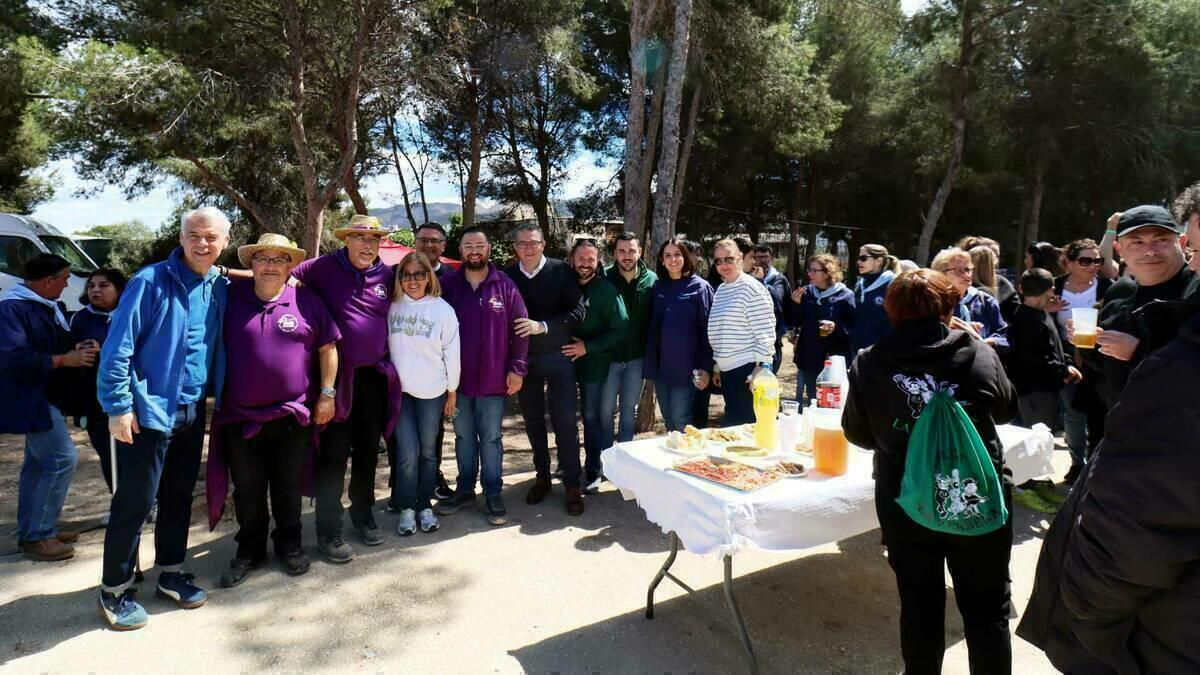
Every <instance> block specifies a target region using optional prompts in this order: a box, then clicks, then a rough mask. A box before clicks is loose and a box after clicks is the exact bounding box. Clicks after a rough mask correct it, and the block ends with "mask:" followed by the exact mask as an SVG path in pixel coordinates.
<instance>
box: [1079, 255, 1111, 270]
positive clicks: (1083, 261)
mask: <svg viewBox="0 0 1200 675" xmlns="http://www.w3.org/2000/svg"><path fill="white" fill-rule="evenodd" d="M1075 262H1077V263H1079V266H1080V267H1091V266H1092V265H1103V264H1104V257H1103V256H1102V257H1099V258H1093V257H1091V256H1082V255H1081V256H1079V257H1078V258H1076V259H1075Z"/></svg>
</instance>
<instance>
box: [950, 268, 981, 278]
mask: <svg viewBox="0 0 1200 675" xmlns="http://www.w3.org/2000/svg"><path fill="white" fill-rule="evenodd" d="M946 272H947V273H951V274H957V275H958V276H960V277H969V276H971V275H972V274H974V273H975V268H974V267H947V268H946Z"/></svg>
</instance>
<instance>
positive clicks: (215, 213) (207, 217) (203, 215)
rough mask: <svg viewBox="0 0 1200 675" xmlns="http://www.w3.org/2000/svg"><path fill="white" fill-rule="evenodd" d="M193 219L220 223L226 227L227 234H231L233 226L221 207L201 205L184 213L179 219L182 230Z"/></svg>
mask: <svg viewBox="0 0 1200 675" xmlns="http://www.w3.org/2000/svg"><path fill="white" fill-rule="evenodd" d="M193 219H195V220H202V221H206V222H209V223H213V224H216V225H220V226H221V227H222V228H224V230H225V234H226V235H228V234H229V230H230V228H231V227H232V225H231V224H230V223H229V218H227V217H226V216H225V214H224V213H223V212H222V211H221V209H218V208H217V207H215V206H201V207H200V208H198V209H192V210H191V211H188V212H187V213H184V214H183V217H182V218H180V219H179V228H180V230H184V229H187V224H188V221H189V220H193Z"/></svg>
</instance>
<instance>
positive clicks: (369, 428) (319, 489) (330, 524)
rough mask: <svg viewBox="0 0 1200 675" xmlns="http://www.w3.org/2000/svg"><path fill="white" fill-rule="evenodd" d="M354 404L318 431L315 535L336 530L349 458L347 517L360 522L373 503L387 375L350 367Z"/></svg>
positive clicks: (329, 534) (385, 409) (338, 530)
mask: <svg viewBox="0 0 1200 675" xmlns="http://www.w3.org/2000/svg"><path fill="white" fill-rule="evenodd" d="M353 387H354V404H353V405H352V406H351V408H350V414H349V415H347V417H346V419H344V420H342V421H340V422H331V423H330V424H329V425H328V426H326V427H325V431H323V432H321V447H320V452H319V454H318V455H317V464H316V471H315V476H314V479H315V483H316V485H315V486H314V487H315V492H316V498H317V536H318V537H332V536H334V535H340V534H341V533H342V512H343V511H344V509H343V508H342V492H343V490H344V489H345V487H346V463H347V462H350V491H349V492H350V520H351V522H352V523H353V524H354V525H362V524H363V523H364V522H366V521H367V519H368V518H370V516H371V507H372V506H373V505H374V504H375V467H376V466H378V463H379V439H380V438H382V436H383V430H384V428H385V427H387V414H388V399H387V396H388V392H387V377H385V376H384V374H383V373H381V372H379V371H378V370H375V369H374V368H371V367H365V368H358V369H357V370H355V371H354V384H353Z"/></svg>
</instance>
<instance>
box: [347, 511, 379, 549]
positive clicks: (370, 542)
mask: <svg viewBox="0 0 1200 675" xmlns="http://www.w3.org/2000/svg"><path fill="white" fill-rule="evenodd" d="M354 531H355V533H357V534H358V538H359V539H361V540H362V543H364V544H366V545H367V546H379V545H380V544H382V543H383V532H381V531H380V530H379V526H378V525H376V524H375V514H374V513H371V512H369V511H368V512H367V517H366V518H364V519H363V521H362V523H360V524H358V525H355V526H354Z"/></svg>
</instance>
